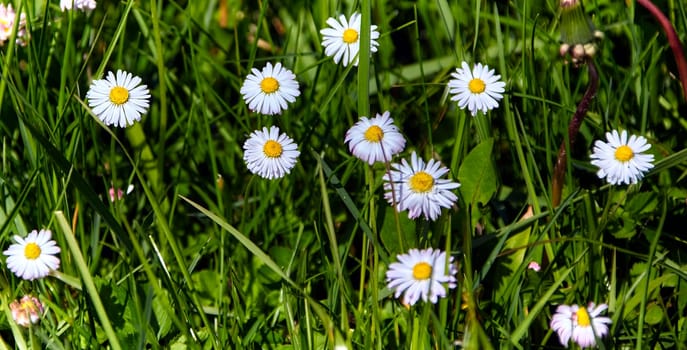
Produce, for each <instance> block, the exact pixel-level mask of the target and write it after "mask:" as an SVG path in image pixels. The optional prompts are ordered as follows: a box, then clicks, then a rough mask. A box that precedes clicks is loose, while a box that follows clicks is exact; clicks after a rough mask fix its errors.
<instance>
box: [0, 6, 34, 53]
mask: <svg viewBox="0 0 687 350" xmlns="http://www.w3.org/2000/svg"><path fill="white" fill-rule="evenodd" d="M16 14H17V13H16V12H15V11H14V9H13V8H12V4H7V6H5V4H0V46H1V45H4V44H5V41H7V40H9V38H11V37H12V32H13V31H14V19H15V17H16ZM28 39H29V35H28V32H27V31H26V15H24V14H23V13H22V14H20V15H19V26H18V27H17V35H16V41H15V42H16V43H17V44H19V45H21V46H26V44H27V42H28Z"/></svg>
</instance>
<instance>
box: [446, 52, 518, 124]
mask: <svg viewBox="0 0 687 350" xmlns="http://www.w3.org/2000/svg"><path fill="white" fill-rule="evenodd" d="M461 66H462V67H463V68H462V69H461V68H456V72H455V73H451V76H452V77H453V78H455V79H451V80H450V81H449V82H448V87H449V89H450V90H449V91H450V92H451V94H452V95H453V96H451V101H458V107H460V108H462V109H465V108H466V107H467V109H468V110H469V111H470V113H472V116H473V117H474V116H475V115H476V114H477V111H480V110H481V111H482V113H487V111H489V110H492V109H494V108H496V107H498V106H499V102H498V101H499V100H501V99H502V98H503V95H502V93H503V92H504V89H503V88H504V87H505V86H506V83H504V82H502V81H501V80H500V79H501V76H500V75H494V70H493V69H492V70H489V66H487V65H484V66H482V64H481V63H477V65H476V66H475V67H474V69H472V70H470V67H469V66H468V64H467V63H466V62H463V63H462V64H461Z"/></svg>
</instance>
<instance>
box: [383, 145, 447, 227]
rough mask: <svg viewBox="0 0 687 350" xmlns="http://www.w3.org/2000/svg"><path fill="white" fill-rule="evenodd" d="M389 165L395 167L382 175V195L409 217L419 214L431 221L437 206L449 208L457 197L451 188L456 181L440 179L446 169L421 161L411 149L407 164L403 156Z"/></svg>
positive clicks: (436, 163) (435, 213)
mask: <svg viewBox="0 0 687 350" xmlns="http://www.w3.org/2000/svg"><path fill="white" fill-rule="evenodd" d="M391 168H392V169H395V170H391V171H389V172H388V173H387V174H385V175H384V177H382V180H384V190H385V191H387V192H386V193H384V198H386V200H387V201H388V202H389V203H390V204H391V205H394V204H395V205H396V210H397V211H399V212H400V211H404V210H406V209H408V217H409V218H411V219H415V218H417V217H419V216H420V214H423V215H424V216H425V218H426V219H429V220H432V221H434V220H436V219H437V218H438V217H439V215H441V208H450V207H451V205H453V203H455V201H456V200H457V199H458V196H456V195H455V194H454V193H453V192H451V190H453V189H455V188H458V187H459V186H460V184H459V183H457V182H453V181H451V180H448V179H440V177H442V176H444V175H445V174H446V173H448V168H446V167H443V166H441V164H440V163H439V162H437V161H435V160H434V159H431V160H430V161H429V163H427V164H425V162H424V161H423V160H422V159H419V158H418V156H417V154H416V153H415V152H413V153H412V155H411V159H410V164H408V162H407V161H406V160H405V159H403V160H402V161H401V163H400V164H399V163H394V164H391ZM392 184H393V186H392Z"/></svg>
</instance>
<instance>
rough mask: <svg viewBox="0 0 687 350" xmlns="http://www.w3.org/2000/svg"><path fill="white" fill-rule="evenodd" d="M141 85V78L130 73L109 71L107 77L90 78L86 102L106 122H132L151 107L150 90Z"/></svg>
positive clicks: (119, 125)
mask: <svg viewBox="0 0 687 350" xmlns="http://www.w3.org/2000/svg"><path fill="white" fill-rule="evenodd" d="M140 84H141V78H139V77H137V76H134V75H132V74H131V73H127V72H125V71H122V70H117V75H116V76H115V74H114V73H112V72H108V74H107V78H106V79H99V80H93V83H92V84H91V88H90V89H89V90H88V92H87V93H86V98H87V99H88V105H89V106H90V107H91V108H92V109H93V113H94V114H95V115H96V116H98V118H99V119H100V120H101V121H102V122H103V123H105V125H114V126H118V127H120V128H124V127H127V126H129V125H133V124H134V122H135V121H139V120H141V115H142V114H145V113H146V112H147V111H148V107H149V106H150V103H149V100H150V91H148V87H147V86H146V85H140Z"/></svg>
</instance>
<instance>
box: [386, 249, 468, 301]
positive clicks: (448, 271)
mask: <svg viewBox="0 0 687 350" xmlns="http://www.w3.org/2000/svg"><path fill="white" fill-rule="evenodd" d="M396 258H397V259H398V261H399V262H395V263H391V264H390V265H389V270H387V271H386V281H387V282H388V285H387V287H388V288H389V289H396V292H395V293H394V298H398V297H399V296H400V295H401V294H403V300H402V302H403V304H405V305H414V304H415V303H416V302H417V301H418V300H419V299H420V298H422V300H423V301H425V302H426V301H427V300H429V301H430V302H431V303H432V304H436V302H437V300H438V299H439V298H440V297H441V298H443V297H445V296H446V288H444V286H446V287H448V288H449V289H451V288H455V287H456V277H455V276H456V273H457V272H458V269H457V268H456V266H455V264H453V257H452V256H449V258H448V260H447V259H446V252H442V251H441V250H438V249H437V250H434V249H432V248H429V249H423V250H417V249H411V250H409V251H408V254H399V255H397V256H396Z"/></svg>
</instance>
